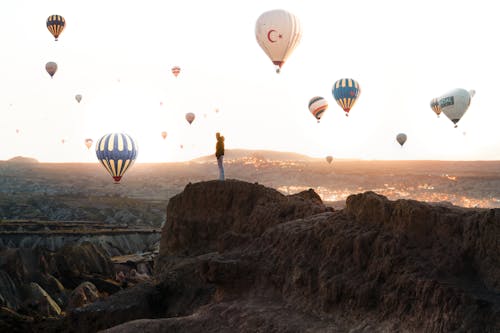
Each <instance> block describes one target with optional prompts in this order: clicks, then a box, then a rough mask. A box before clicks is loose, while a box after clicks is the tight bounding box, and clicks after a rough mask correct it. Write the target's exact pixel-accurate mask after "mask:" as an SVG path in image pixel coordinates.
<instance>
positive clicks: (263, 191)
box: [160, 180, 328, 257]
mask: <svg viewBox="0 0 500 333" xmlns="http://www.w3.org/2000/svg"><path fill="white" fill-rule="evenodd" d="M327 210H328V208H327V207H325V206H324V205H323V203H322V202H321V199H320V197H319V196H318V195H317V194H316V193H315V192H314V191H312V190H310V191H306V192H304V193H301V194H297V195H291V196H285V195H283V194H281V193H279V192H278V191H276V190H274V189H270V188H267V187H265V186H263V185H258V184H250V183H246V182H242V181H237V180H227V181H224V182H220V181H209V182H201V183H196V184H188V185H187V186H186V188H185V189H184V191H183V192H182V193H180V194H178V195H176V196H175V197H173V198H171V199H170V201H169V203H168V207H167V215H168V217H167V221H166V223H165V225H164V226H163V229H162V239H161V242H160V256H161V257H165V256H170V255H190V256H193V255H197V254H203V253H207V252H211V251H215V250H217V243H218V241H219V240H222V239H224V238H227V234H232V235H236V236H235V237H238V238H239V239H240V240H242V239H247V237H249V236H250V237H257V236H260V235H261V234H262V233H263V232H264V231H265V230H266V229H267V228H269V227H271V226H273V225H276V224H279V223H282V222H285V221H290V220H293V219H297V218H302V217H305V216H310V215H313V214H317V213H321V212H325V211H327Z"/></svg>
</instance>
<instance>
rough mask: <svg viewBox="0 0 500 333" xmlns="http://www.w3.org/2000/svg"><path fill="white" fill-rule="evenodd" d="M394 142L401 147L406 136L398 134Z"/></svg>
mask: <svg viewBox="0 0 500 333" xmlns="http://www.w3.org/2000/svg"><path fill="white" fill-rule="evenodd" d="M396 141H397V142H398V143H399V144H400V145H401V147H403V145H404V144H405V142H406V134H404V133H399V134H398V135H396Z"/></svg>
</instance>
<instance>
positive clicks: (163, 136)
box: [161, 131, 167, 140]
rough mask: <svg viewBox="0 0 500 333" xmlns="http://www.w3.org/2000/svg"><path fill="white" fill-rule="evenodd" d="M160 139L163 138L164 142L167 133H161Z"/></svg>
mask: <svg viewBox="0 0 500 333" xmlns="http://www.w3.org/2000/svg"><path fill="white" fill-rule="evenodd" d="M161 137H162V138H163V140H165V139H166V138H167V132H165V131H163V132H161Z"/></svg>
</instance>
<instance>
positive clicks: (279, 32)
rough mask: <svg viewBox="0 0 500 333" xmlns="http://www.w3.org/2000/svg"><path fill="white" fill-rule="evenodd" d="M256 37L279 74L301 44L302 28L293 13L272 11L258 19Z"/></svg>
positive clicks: (278, 10)
mask: <svg viewBox="0 0 500 333" xmlns="http://www.w3.org/2000/svg"><path fill="white" fill-rule="evenodd" d="M255 37H256V38H257V43H258V44H259V46H260V47H261V48H262V50H263V51H264V52H265V53H266V54H267V56H268V57H269V58H270V59H271V61H272V62H273V64H274V65H276V66H277V69H276V72H277V73H279V72H280V70H281V67H282V66H283V64H284V63H285V62H286V61H287V59H288V57H289V56H290V55H291V54H292V52H293V50H295V48H296V47H297V46H298V44H299V43H300V40H301V38H302V27H301V25H300V21H299V19H298V18H297V17H296V16H295V15H293V14H292V13H290V12H288V11H286V10H283V9H275V10H270V11H267V12H264V13H262V14H261V15H260V16H259V18H258V19H257V22H256V24H255Z"/></svg>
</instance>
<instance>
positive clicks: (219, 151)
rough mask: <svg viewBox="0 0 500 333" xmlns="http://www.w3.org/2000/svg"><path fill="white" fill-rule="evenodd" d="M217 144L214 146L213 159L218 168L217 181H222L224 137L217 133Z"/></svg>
mask: <svg viewBox="0 0 500 333" xmlns="http://www.w3.org/2000/svg"><path fill="white" fill-rule="evenodd" d="M215 137H216V138H217V144H216V145H215V157H216V158H217V166H218V167H219V180H224V165H223V161H224V137H223V136H221V135H220V133H219V132H217V133H215Z"/></svg>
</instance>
